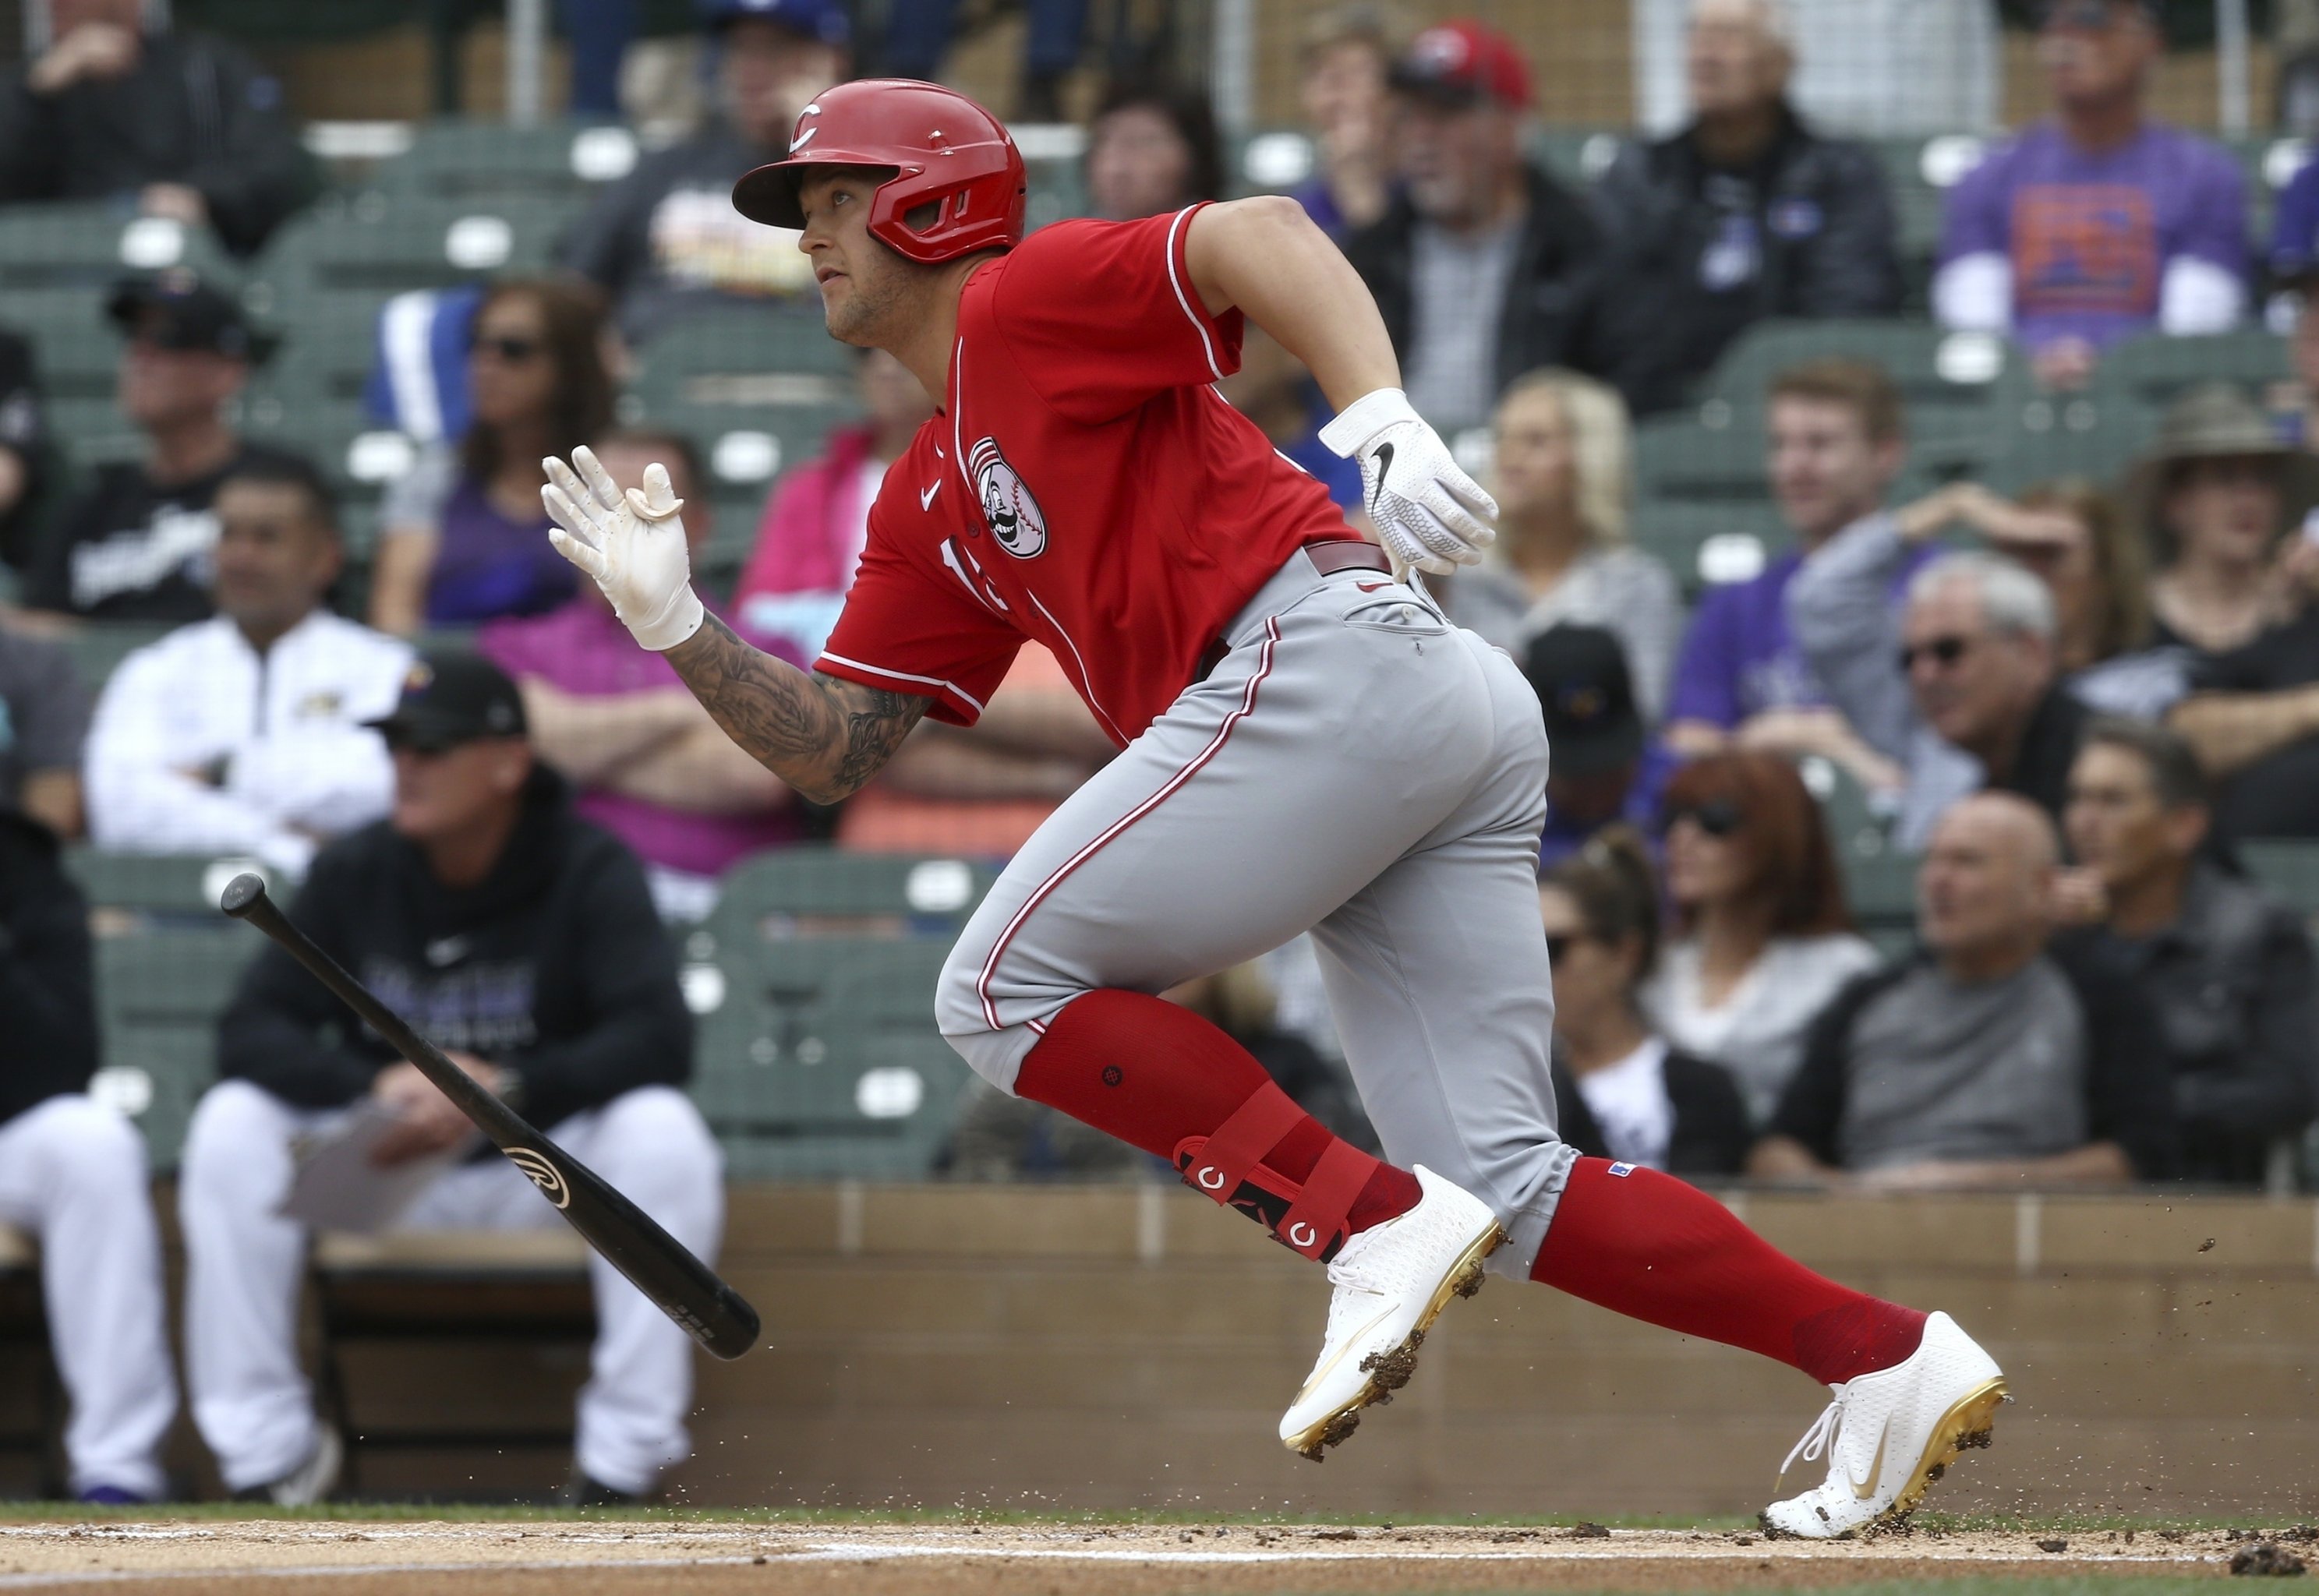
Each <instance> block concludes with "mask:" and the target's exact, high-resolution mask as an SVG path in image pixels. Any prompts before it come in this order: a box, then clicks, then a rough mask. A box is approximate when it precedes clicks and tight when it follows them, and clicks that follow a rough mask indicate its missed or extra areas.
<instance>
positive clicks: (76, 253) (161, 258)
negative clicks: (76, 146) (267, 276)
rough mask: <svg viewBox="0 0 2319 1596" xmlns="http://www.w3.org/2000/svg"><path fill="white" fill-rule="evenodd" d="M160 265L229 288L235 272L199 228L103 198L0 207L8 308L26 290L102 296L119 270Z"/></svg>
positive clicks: (0, 255) (1, 274)
mask: <svg viewBox="0 0 2319 1596" xmlns="http://www.w3.org/2000/svg"><path fill="white" fill-rule="evenodd" d="M165 266H190V267H192V268H193V269H194V270H195V271H198V272H200V273H201V274H202V275H203V276H204V277H208V278H211V279H212V280H214V281H216V282H219V283H221V284H225V285H227V286H229V287H230V286H231V285H232V284H235V283H236V282H238V281H239V276H240V274H239V271H238V269H237V268H236V267H235V266H234V265H233V263H232V261H231V259H230V257H228V256H227V255H226V253H225V251H224V250H223V248H221V247H220V246H219V244H218V243H217V241H216V239H214V238H212V236H211V235H210V233H209V231H208V230H206V229H203V228H189V227H186V226H185V225H183V224H182V223H179V222H176V221H167V220H165V219H164V218H161V217H158V216H131V215H129V214H127V213H125V212H123V210H122V207H120V206H119V205H116V204H114V203H112V202H111V201H97V202H79V201H75V202H70V203H63V204H41V205H12V206H10V207H8V209H7V210H6V211H5V212H0V292H5V293H7V294H8V295H9V296H10V301H9V302H10V303H11V305H13V304H14V295H15V294H17V293H22V292H23V291H25V290H28V289H78V290H81V291H83V292H85V293H89V294H90V295H92V296H93V297H102V295H103V293H104V290H105V289H106V288H107V287H108V286H109V285H111V284H112V283H113V281H114V280H115V279H116V278H118V277H120V276H121V275H122V274H123V273H126V272H132V271H146V272H149V271H158V270H160V269H162V268H163V267H165ZM11 320H14V316H13V315H12V317H11Z"/></svg>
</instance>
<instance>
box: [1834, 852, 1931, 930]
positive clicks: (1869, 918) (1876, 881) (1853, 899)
mask: <svg viewBox="0 0 2319 1596" xmlns="http://www.w3.org/2000/svg"><path fill="white" fill-rule="evenodd" d="M1840 862H1841V863H1842V865H1843V867H1844V896H1845V901H1846V902H1847V903H1849V904H1850V905H1851V906H1852V917H1853V919H1854V921H1855V922H1856V923H1857V924H1859V927H1860V933H1861V934H1862V935H1863V936H1864V937H1866V938H1868V940H1869V941H1871V942H1874V943H1875V944H1876V945H1877V947H1878V948H1879V949H1881V951H1884V952H1885V953H1887V954H1898V953H1903V952H1906V951H1908V949H1909V948H1910V947H1912V946H1914V945H1915V942H1916V940H1917V865H1918V864H1919V863H1920V862H1921V861H1919V860H1918V859H1917V857H1916V855H1914V854H1909V853H1902V852H1898V851H1896V850H1893V849H1890V848H1887V849H1884V850H1882V851H1881V852H1858V851H1845V852H1843V853H1842V854H1841V855H1840Z"/></svg>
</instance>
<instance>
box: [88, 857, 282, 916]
mask: <svg viewBox="0 0 2319 1596" xmlns="http://www.w3.org/2000/svg"><path fill="white" fill-rule="evenodd" d="M65 868H66V870H68V871H70V872H71V874H72V878H73V879H74V880H75V881H77V882H78V883H79V884H80V889H81V891H82V892H83V893H85V894H86V895H87V897H88V904H89V907H90V908H91V909H92V910H95V911H97V912H99V913H104V912H108V911H110V912H112V913H113V914H115V915H124V916H127V915H134V916H142V917H147V918H158V919H163V920H168V919H180V920H184V919H191V920H196V921H199V922H201V923H203V925H204V926H205V927H206V928H208V929H212V930H221V929H223V928H224V927H223V922H222V921H221V920H220V919H219V911H218V896H219V894H221V892H223V891H224V890H225V884H226V883H227V882H228V881H230V880H231V879H233V878H234V877H235V876H237V875H239V874H240V873H241V872H242V871H244V870H255V871H257V873H258V874H260V875H266V876H269V877H270V874H271V872H269V871H268V870H266V867H265V866H264V865H263V864H261V863H259V862H258V861H257V860H254V859H238V858H232V857H227V856H221V855H218V854H214V853H114V852H107V851H105V850H104V849H102V848H73V849H69V850H68V851H67V852H66V854H65ZM270 884H271V883H270Z"/></svg>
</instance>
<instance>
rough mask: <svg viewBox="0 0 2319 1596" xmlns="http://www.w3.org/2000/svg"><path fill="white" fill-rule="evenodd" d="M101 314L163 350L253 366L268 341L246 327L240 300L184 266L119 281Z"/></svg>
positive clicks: (269, 347) (269, 350)
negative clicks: (224, 358) (200, 351)
mask: <svg viewBox="0 0 2319 1596" xmlns="http://www.w3.org/2000/svg"><path fill="white" fill-rule="evenodd" d="M104 313H105V314H106V315H107V316H109V317H111V318H112V319H113V325H114V326H116V327H118V328H120V329H121V330H122V332H123V333H137V332H141V333H144V334H146V335H147V336H148V337H149V338H152V339H153V341H154V342H155V343H157V344H158V345H159V346H160V347H162V348H164V349H206V350H209V351H211V352H212V353H213V354H218V355H226V356H231V357H232V358H234V359H236V360H247V361H249V362H251V363H253V364H255V363H256V362H257V361H261V360H263V359H265V358H266V356H267V355H269V354H271V353H272V352H273V347H274V342H273V340H272V339H271V338H267V337H266V336H265V335H264V334H262V333H260V332H259V331H258V330H257V329H256V328H254V327H252V326H251V325H250V324H249V318H248V315H247V314H246V313H245V312H244V311H243V310H242V308H241V302H240V301H239V300H238V299H236V298H234V297H233V295H231V294H230V293H226V292H225V291H224V290H222V289H221V288H217V287H215V286H213V285H212V284H208V283H204V282H203V281H202V279H201V278H200V277H199V276H197V275H195V274H194V273H193V272H192V271H190V270H188V269H187V268H185V267H184V266H171V267H169V268H168V269H167V271H160V272H148V273H140V274H139V275H136V276H132V277H123V278H122V279H121V280H120V281H119V282H117V283H115V284H113V292H112V293H110V294H108V295H106V297H105V301H104Z"/></svg>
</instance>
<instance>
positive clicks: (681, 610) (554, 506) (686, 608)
mask: <svg viewBox="0 0 2319 1596" xmlns="http://www.w3.org/2000/svg"><path fill="white" fill-rule="evenodd" d="M540 464H541V465H542V467H544V468H545V469H546V473H547V486H546V487H544V488H542V489H541V490H540V491H539V500H540V502H541V503H542V504H545V505H546V507H547V518H548V519H550V520H552V521H554V522H555V526H553V527H549V528H548V532H547V540H548V542H550V543H552V544H554V545H555V552H556V553H557V554H559V555H563V556H564V558H565V559H567V560H569V561H571V562H572V563H573V564H574V565H577V566H579V567H580V569H581V570H582V571H584V572H586V573H588V574H589V575H590V576H591V577H593V578H595V580H596V585H597V586H598V587H599V588H601V589H602V590H603V591H604V597H606V598H607V599H609V600H611V601H612V613H613V614H615V615H617V616H618V617H619V618H620V621H621V624H622V625H624V626H626V627H627V628H628V631H629V632H630V633H631V634H632V635H633V636H635V638H636V641H637V642H638V643H641V644H643V645H645V647H646V648H649V649H651V650H653V651H654V653H658V652H660V651H661V650H663V649H670V648H674V647H675V646H676V645H678V644H680V643H681V642H683V641H684V640H685V639H686V638H688V637H690V636H692V635H693V634H694V633H695V632H697V631H699V630H700V623H701V622H702V620H704V619H705V618H707V616H708V611H707V610H705V609H702V608H701V604H700V597H699V594H697V593H695V592H694V591H692V557H691V555H690V551H689V550H688V549H687V548H686V546H685V541H684V523H683V521H681V520H680V519H679V518H678V517H677V512H678V511H679V510H681V509H683V508H684V500H681V499H679V498H678V497H677V496H676V491H675V489H673V488H672V487H671V486H670V485H669V480H668V471H667V469H666V468H665V467H663V466H662V465H660V464H657V463H655V464H651V465H647V466H645V484H644V486H643V487H641V488H630V489H629V490H628V491H627V492H625V493H623V492H621V491H620V485H619V484H618V482H614V481H613V480H612V473H610V472H609V471H606V470H605V469H604V467H603V464H602V462H600V461H599V460H598V459H597V458H596V455H595V453H594V451H592V450H591V449H589V448H588V447H587V446H585V445H582V446H581V447H579V448H576V449H574V450H573V451H572V464H570V465H566V464H564V462H563V461H561V460H558V459H556V458H555V456H554V455H549V456H548V457H547V458H546V460H543V461H541V462H540Z"/></svg>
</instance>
